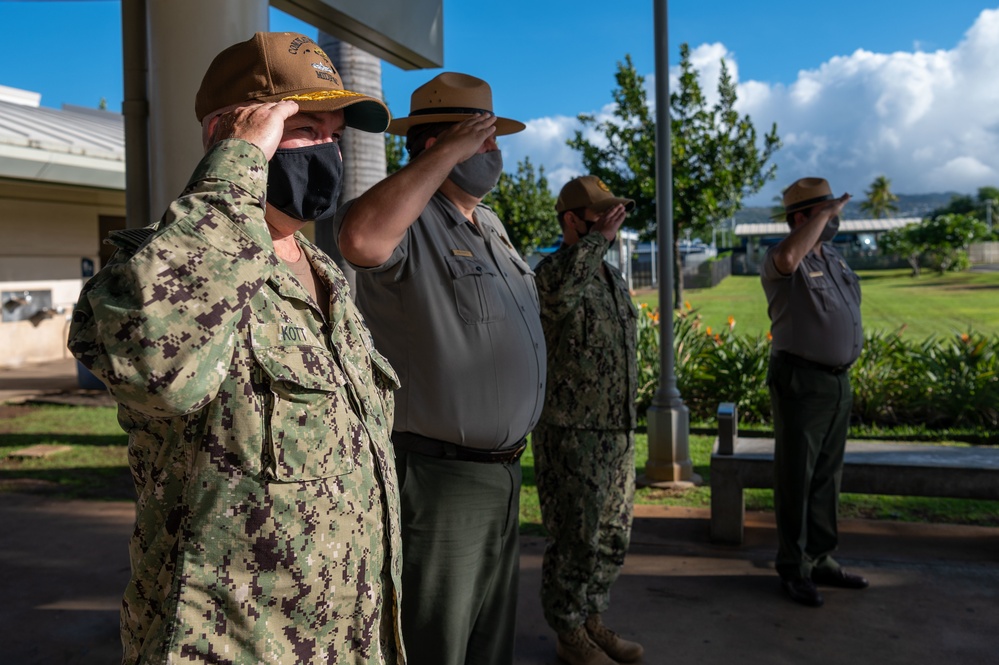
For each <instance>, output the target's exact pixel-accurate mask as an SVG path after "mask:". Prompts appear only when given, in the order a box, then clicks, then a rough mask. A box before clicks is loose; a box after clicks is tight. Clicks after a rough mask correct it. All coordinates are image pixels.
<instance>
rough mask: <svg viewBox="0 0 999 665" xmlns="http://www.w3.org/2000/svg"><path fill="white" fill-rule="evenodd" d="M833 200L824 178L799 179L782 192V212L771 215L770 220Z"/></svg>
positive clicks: (830, 189)
mask: <svg viewBox="0 0 999 665" xmlns="http://www.w3.org/2000/svg"><path fill="white" fill-rule="evenodd" d="M833 198H834V197H833V193H832V188H831V187H829V182H828V181H827V180H826V179H825V178H801V179H799V180H795V181H794V182H792V183H791V185H790V186H789V187H788V188H787V189H785V190H784V200H783V203H784V210H783V211H781V212H779V213H777V214H775V215H771V218H772V219H780V218H781V217H784V216H785V215H792V214H794V213H796V212H801V211H802V210H807V209H808V208H811V207H813V206H816V205H818V204H820V203H823V202H825V201H831V200H832V199H833Z"/></svg>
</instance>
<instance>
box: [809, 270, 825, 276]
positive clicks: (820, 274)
mask: <svg viewBox="0 0 999 665" xmlns="http://www.w3.org/2000/svg"><path fill="white" fill-rule="evenodd" d="M808 276H809V277H822V271H821V270H813V271H812V272H810V273H808Z"/></svg>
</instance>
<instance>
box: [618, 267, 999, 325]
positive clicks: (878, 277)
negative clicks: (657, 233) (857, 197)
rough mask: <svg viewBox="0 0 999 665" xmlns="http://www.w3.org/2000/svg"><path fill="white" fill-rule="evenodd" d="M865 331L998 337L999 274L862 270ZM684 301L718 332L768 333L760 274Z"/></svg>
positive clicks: (643, 298)
mask: <svg viewBox="0 0 999 665" xmlns="http://www.w3.org/2000/svg"><path fill="white" fill-rule="evenodd" d="M860 277H861V280H862V281H861V288H862V291H863V303H862V306H861V311H862V314H863V317H864V328H865V329H867V330H868V331H873V330H887V331H893V330H897V329H899V328H901V327H902V326H905V331H904V333H903V334H904V335H906V336H912V337H914V338H916V339H924V338H926V337H928V336H930V335H950V334H952V333H954V332H955V331H957V332H966V331H967V330H968V329H969V328H970V329H973V330H975V331H976V332H981V333H984V334H986V335H993V334H996V333H999V272H981V273H977V272H961V273H948V274H946V275H943V276H939V275H935V274H923V275H922V276H921V277H917V278H912V277H910V276H909V271H908V270H877V271H862V272H860ZM658 300H659V296H658V293H656V292H642V293H640V294H639V295H638V296H637V297H636V301H638V302H640V303H642V302H644V303H647V304H649V306H651V307H655V306H657V305H658ZM684 300H685V301H686V302H689V303H690V306H691V307H692V308H694V309H696V310H697V311H698V313H699V314H700V315H701V318H702V319H703V320H704V323H705V324H706V325H709V326H711V327H712V328H714V329H716V330H720V329H721V328H723V327H725V326H727V325H728V317H729V316H732V317H734V319H735V325H736V327H735V331H736V332H737V333H743V334H750V335H758V334H762V333H765V332H766V331H767V330H769V329H770V320H769V318H767V300H766V298H765V297H764V295H763V287H762V286H760V278H759V277H758V276H732V277H727V278H726V279H724V280H722V282H721V283H720V284H718V285H717V286H716V287H714V288H711V289H689V290H687V291H685V292H684Z"/></svg>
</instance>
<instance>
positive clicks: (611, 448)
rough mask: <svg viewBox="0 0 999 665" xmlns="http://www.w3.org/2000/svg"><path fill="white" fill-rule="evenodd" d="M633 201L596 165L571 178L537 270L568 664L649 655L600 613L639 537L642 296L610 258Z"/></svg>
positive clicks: (554, 576)
mask: <svg viewBox="0 0 999 665" xmlns="http://www.w3.org/2000/svg"><path fill="white" fill-rule="evenodd" d="M634 206H635V202H634V201H632V200H631V199H623V198H617V197H615V196H614V195H613V194H612V193H611V192H610V190H609V189H608V188H607V186H606V185H605V184H604V183H603V182H601V181H600V180H599V179H598V178H597V177H595V176H582V177H580V178H576V179H574V180H571V181H569V182H568V183H566V185H565V186H564V187H563V188H562V191H561V193H560V194H559V197H558V201H557V203H556V206H555V210H556V212H557V213H558V216H559V223H560V224H561V226H562V245H561V247H559V249H558V251H556V252H555V253H554V254H553V255H551V256H549V257H547V258H545V259H544V260H543V261H541V263H539V264H538V266H537V268H536V269H535V271H536V273H537V284H538V294H539V297H540V298H541V323H542V326H543V327H544V331H545V342H546V344H547V346H548V390H547V393H546V395H545V406H544V410H543V411H542V414H541V421H540V423H539V424H538V426H537V427H536V428H535V429H534V433H533V434H532V446H533V448H534V471H535V474H536V479H537V485H538V496H539V499H540V502H541V515H542V518H543V520H544V525H545V528H546V529H547V530H548V534H549V537H548V543H547V546H546V548H545V556H544V563H543V566H542V580H541V601H542V605H543V607H544V614H545V619H546V620H547V621H548V624H549V625H550V626H551V627H552V629H553V630H555V632H556V633H557V634H558V640H557V643H556V649H557V651H558V655H559V657H560V658H561V659H562V660H563V661H564V662H566V663H569V664H570V665H575V664H577V663H585V664H586V665H591V664H592V665H613V663H615V662H632V661H635V660H638V659H639V658H641V656H642V647H641V646H640V645H639V644H637V643H635V642H630V641H627V640H624V639H622V638H621V637H619V636H618V635H616V634H615V633H614V632H613V631H611V630H610V629H608V628H607V627H606V626H605V625H604V624H603V622H602V621H601V618H600V613H601V612H603V611H604V610H606V609H607V607H608V604H609V601H610V587H611V585H612V584H613V583H614V580H615V579H617V576H618V573H619V571H620V569H621V566H622V565H623V564H624V557H625V553H626V552H627V550H628V542H629V540H630V536H631V515H632V503H633V499H634V493H635V450H634V442H633V438H632V430H633V429H634V427H635V391H636V373H637V369H636V352H635V344H636V317H637V313H636V310H635V306H634V305H633V304H632V302H631V297H630V295H629V292H628V286H627V284H626V283H625V281H624V278H623V277H622V276H621V273H620V272H619V271H618V270H617V269H616V268H614V267H613V266H612V265H610V264H609V263H608V262H606V261H605V260H604V258H603V257H604V255H605V254H606V252H607V250H608V248H609V247H610V244H611V242H612V241H613V240H614V237H615V236H616V234H617V231H618V229H619V228H620V227H621V224H622V223H623V222H624V219H625V217H626V216H627V211H629V210H631V209H632V208H634Z"/></svg>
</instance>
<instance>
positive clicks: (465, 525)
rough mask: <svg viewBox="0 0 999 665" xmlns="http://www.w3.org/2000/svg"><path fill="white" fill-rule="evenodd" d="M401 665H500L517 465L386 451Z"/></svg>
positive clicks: (512, 584) (504, 655)
mask: <svg viewBox="0 0 999 665" xmlns="http://www.w3.org/2000/svg"><path fill="white" fill-rule="evenodd" d="M396 469H397V470H398V473H399V494H400V499H401V503H402V512H401V516H402V554H403V558H402V562H403V568H402V633H403V639H404V641H405V643H406V655H407V661H406V662H407V663H409V665H510V664H511V663H512V662H513V645H514V637H515V634H516V618H517V588H518V583H519V574H520V541H519V535H518V533H519V531H518V529H519V527H520V482H521V469H520V462H519V461H517V462H513V463H510V464H485V463H479V462H464V461H457V460H448V459H438V458H435V457H428V456H426V455H421V454H419V453H414V452H407V451H404V450H400V449H399V448H396Z"/></svg>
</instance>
